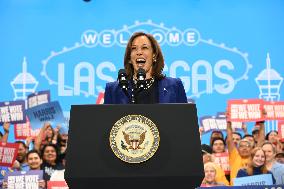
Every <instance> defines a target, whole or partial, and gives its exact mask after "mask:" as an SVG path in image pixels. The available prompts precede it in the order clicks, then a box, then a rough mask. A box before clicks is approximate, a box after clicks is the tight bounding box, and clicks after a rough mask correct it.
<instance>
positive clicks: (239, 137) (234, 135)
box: [232, 131, 242, 146]
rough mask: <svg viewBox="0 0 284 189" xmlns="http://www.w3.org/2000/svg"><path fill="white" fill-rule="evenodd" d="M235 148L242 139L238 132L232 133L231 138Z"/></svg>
mask: <svg viewBox="0 0 284 189" xmlns="http://www.w3.org/2000/svg"><path fill="white" fill-rule="evenodd" d="M232 139H233V142H234V144H235V146H238V144H239V142H240V141H241V139H242V135H241V134H240V133H239V132H236V131H234V132H233V136H232Z"/></svg>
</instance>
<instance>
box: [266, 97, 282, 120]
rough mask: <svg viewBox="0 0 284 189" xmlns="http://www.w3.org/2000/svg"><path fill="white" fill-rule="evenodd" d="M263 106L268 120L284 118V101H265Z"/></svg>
mask: <svg viewBox="0 0 284 189" xmlns="http://www.w3.org/2000/svg"><path fill="white" fill-rule="evenodd" d="M263 107H264V109H265V111H266V117H265V119H266V120H284V102H283V101H281V102H269V101H264V104H263Z"/></svg>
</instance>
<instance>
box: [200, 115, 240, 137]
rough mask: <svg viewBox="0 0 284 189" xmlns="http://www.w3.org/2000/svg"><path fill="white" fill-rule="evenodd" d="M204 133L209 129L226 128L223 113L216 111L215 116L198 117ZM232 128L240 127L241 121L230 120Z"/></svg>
mask: <svg viewBox="0 0 284 189" xmlns="http://www.w3.org/2000/svg"><path fill="white" fill-rule="evenodd" d="M199 121H200V125H201V127H203V130H204V133H206V132H208V131H210V130H226V129H227V120H226V116H225V114H224V113H221V112H218V113H217V116H203V117H200V119H199ZM232 128H233V130H237V129H242V122H232Z"/></svg>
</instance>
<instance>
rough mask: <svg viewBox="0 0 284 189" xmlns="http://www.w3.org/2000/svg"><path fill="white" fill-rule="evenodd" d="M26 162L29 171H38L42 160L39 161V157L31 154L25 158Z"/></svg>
mask: <svg viewBox="0 0 284 189" xmlns="http://www.w3.org/2000/svg"><path fill="white" fill-rule="evenodd" d="M27 162H28V164H29V166H30V169H31V170H37V169H40V165H41V163H42V160H41V159H40V157H39V155H38V154H37V153H31V154H29V156H28V158H27Z"/></svg>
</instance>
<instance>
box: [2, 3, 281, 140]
mask: <svg viewBox="0 0 284 189" xmlns="http://www.w3.org/2000/svg"><path fill="white" fill-rule="evenodd" d="M283 7H284V2H283V1H282V0H275V1H273V2H271V1H268V0H263V1H247V0H231V1H227V0H220V1H217V2H216V1H206V0H198V1H196V0H179V1H169V2H167V3H165V2H164V0H157V1H152V0H144V1H143V2H142V3H141V2H136V1H132V0H120V1H119V0H104V1H96V0H91V1H89V2H85V1H83V0H76V1H70V0H60V1H58V0H49V1H35V0H30V1H22V0H12V1H0V27H1V30H0V40H1V44H0V49H1V51H0V57H1V62H2V64H1V70H2V75H1V80H0V86H1V88H3V89H5V92H1V93H0V99H1V101H11V100H16V99H23V98H26V97H27V95H28V94H29V93H32V92H35V91H41V90H50V93H51V95H52V98H53V99H54V100H58V101H59V102H60V104H61V106H62V109H63V111H64V112H69V111H70V106H71V105H72V104H95V102H96V99H97V96H98V94H99V93H100V92H103V91H104V87H105V84H106V83H107V82H109V81H114V80H116V78H117V72H118V70H119V69H120V68H122V67H123V57H124V51H125V45H126V43H127V40H128V39H129V37H130V36H131V34H132V33H133V32H135V31H145V32H149V33H152V34H153V35H154V37H155V38H156V39H157V40H158V42H159V43H160V45H161V48H162V51H163V54H164V57H165V63H166V66H165V69H164V73H165V74H166V75H167V76H170V77H179V78H181V79H182V81H183V84H184V86H185V91H186V94H187V97H188V99H193V100H194V102H195V103H196V104H197V108H198V116H199V117H202V116H205V115H216V113H217V112H223V111H225V109H226V105H227V100H229V99H243V98H245V99H248V98H262V99H265V100H268V101H280V100H282V101H283V96H281V94H284V90H283V86H282V85H283V84H282V83H283V82H282V81H283V73H284V66H283V60H284V54H283V52H282V51H283V49H284V36H283V33H284V25H283V20H284V11H283ZM276 126H277V124H276V122H275V121H270V122H269V123H267V131H269V130H271V129H276ZM251 128H252V127H249V131H250V130H251ZM209 135H210V134H205V135H204V136H203V137H202V140H203V142H208V137H209Z"/></svg>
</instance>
